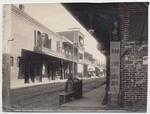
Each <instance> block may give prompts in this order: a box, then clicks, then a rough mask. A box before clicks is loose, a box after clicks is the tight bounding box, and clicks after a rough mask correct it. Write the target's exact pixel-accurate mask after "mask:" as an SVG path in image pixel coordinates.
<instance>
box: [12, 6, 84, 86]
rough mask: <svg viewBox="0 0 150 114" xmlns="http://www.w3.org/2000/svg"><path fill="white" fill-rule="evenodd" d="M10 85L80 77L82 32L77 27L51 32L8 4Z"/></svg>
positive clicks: (21, 7) (82, 50)
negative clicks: (9, 12) (72, 76)
mask: <svg viewBox="0 0 150 114" xmlns="http://www.w3.org/2000/svg"><path fill="white" fill-rule="evenodd" d="M11 27H12V28H11V30H12V31H11V37H12V39H13V40H12V41H11V42H10V43H11V85H13V84H15V83H16V82H18V81H22V82H23V83H35V82H42V81H50V80H63V79H67V78H68V76H69V75H71V74H74V75H75V76H79V77H82V76H83V75H84V73H83V66H84V35H83V34H82V33H81V32H80V31H70V32H61V33H65V34H68V33H69V35H68V36H67V35H63V34H61V33H54V32H53V31H52V30H50V29H48V28H47V27H45V26H43V25H42V24H40V23H39V22H38V21H36V20H35V19H33V18H32V17H31V16H29V15H28V14H26V13H25V11H24V7H23V6H21V5H19V7H17V6H14V5H11Z"/></svg>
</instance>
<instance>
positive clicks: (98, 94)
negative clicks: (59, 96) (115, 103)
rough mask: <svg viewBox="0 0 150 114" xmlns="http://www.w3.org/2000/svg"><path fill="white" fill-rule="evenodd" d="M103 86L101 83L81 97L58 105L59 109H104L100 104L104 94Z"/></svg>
mask: <svg viewBox="0 0 150 114" xmlns="http://www.w3.org/2000/svg"><path fill="white" fill-rule="evenodd" d="M105 86H106V85H103V86H101V87H99V88H97V89H94V90H92V91H90V92H88V93H86V94H84V95H83V98H82V99H79V100H72V101H70V102H67V103H65V104H63V105H61V106H60V109H61V110H86V111H87V110H101V109H106V108H107V107H106V105H102V101H103V98H104V96H105Z"/></svg>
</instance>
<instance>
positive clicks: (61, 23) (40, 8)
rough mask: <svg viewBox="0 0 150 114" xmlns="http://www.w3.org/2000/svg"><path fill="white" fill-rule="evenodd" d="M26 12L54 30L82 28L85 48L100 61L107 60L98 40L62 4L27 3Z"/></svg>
mask: <svg viewBox="0 0 150 114" xmlns="http://www.w3.org/2000/svg"><path fill="white" fill-rule="evenodd" d="M25 12H26V13H27V14H29V15H30V16H31V17H33V18H35V19H36V20H37V21H39V22H40V23H41V24H43V25H44V26H46V27H48V28H49V29H51V30H52V31H54V32H60V31H68V30H69V29H68V28H72V27H75V28H80V31H81V32H82V33H83V34H84V35H85V40H84V42H85V50H86V51H87V52H89V53H91V54H93V57H94V58H96V59H98V60H100V62H102V63H103V62H105V57H104V55H102V54H101V52H100V51H99V50H98V49H97V41H96V40H95V39H94V38H93V37H92V36H91V35H90V34H89V33H88V32H87V31H86V30H85V29H84V27H82V25H81V24H80V23H79V22H78V21H77V20H76V19H75V18H74V17H73V16H72V15H71V14H70V13H69V12H68V11H67V10H66V9H65V8H64V7H63V6H62V5H61V4H59V3H47V4H44V3H43V4H25Z"/></svg>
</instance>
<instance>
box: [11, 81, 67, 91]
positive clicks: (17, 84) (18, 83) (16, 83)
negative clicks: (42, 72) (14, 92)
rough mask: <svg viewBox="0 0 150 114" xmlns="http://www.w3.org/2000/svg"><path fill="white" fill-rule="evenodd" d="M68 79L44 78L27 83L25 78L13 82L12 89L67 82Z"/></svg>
mask: <svg viewBox="0 0 150 114" xmlns="http://www.w3.org/2000/svg"><path fill="white" fill-rule="evenodd" d="M66 81H67V79H64V80H50V81H49V80H43V81H42V82H35V83H33V82H30V83H27V84H25V83H24V80H17V81H14V82H13V83H11V89H18V88H24V87H31V86H37V85H44V84H49V83H60V82H66Z"/></svg>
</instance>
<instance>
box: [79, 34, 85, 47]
mask: <svg viewBox="0 0 150 114" xmlns="http://www.w3.org/2000/svg"><path fill="white" fill-rule="evenodd" d="M79 43H80V46H83V43H84V41H83V38H82V37H81V36H79Z"/></svg>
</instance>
